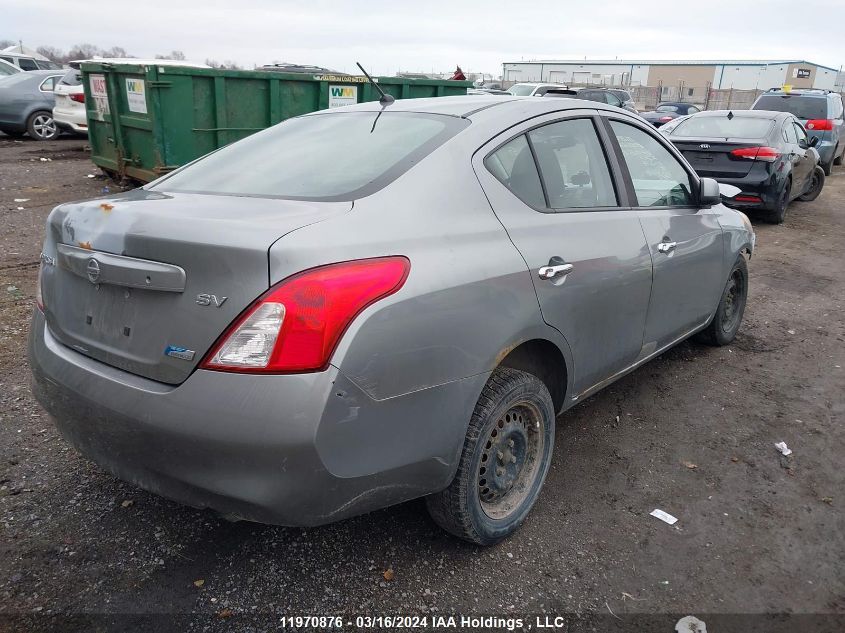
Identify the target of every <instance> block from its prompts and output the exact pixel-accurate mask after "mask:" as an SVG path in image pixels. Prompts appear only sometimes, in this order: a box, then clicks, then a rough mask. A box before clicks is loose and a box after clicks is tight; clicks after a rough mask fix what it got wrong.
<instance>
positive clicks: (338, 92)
mask: <svg viewBox="0 0 845 633" xmlns="http://www.w3.org/2000/svg"><path fill="white" fill-rule="evenodd" d="M356 103H358V86H331V85H330V86H329V107H330V108H340V107H341V106H348V105H355V104H356Z"/></svg>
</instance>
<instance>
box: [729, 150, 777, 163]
mask: <svg viewBox="0 0 845 633" xmlns="http://www.w3.org/2000/svg"><path fill="white" fill-rule="evenodd" d="M731 156H733V157H734V158H745V159H747V160H764V161H766V162H767V163H773V162H775V161H776V160H777V159H778V158H780V152H779V151H777V150H776V149H775V148H774V147H741V148H739V149H735V150H733V151H732V152H731Z"/></svg>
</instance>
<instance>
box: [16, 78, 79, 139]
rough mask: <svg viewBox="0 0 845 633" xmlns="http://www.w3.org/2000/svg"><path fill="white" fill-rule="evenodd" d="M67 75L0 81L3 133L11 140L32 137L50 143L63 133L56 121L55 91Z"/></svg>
mask: <svg viewBox="0 0 845 633" xmlns="http://www.w3.org/2000/svg"><path fill="white" fill-rule="evenodd" d="M64 74H65V71H63V70H59V71H58V72H57V71H55V70H33V71H30V72H25V73H18V74H17V75H10V76H9V77H5V78H3V79H1V80H0V132H4V133H5V134H8V135H9V136H23V135H24V134H29V136H30V138H32V139H34V140H36V141H49V140H51V139H54V138H56V136H58V134H59V131H58V128H57V127H56V123H55V121H53V106H54V105H55V98H54V96H53V90H54V89H55V87H56V83H58V81H59V80H60V79H61V78H62V76H63V75H64Z"/></svg>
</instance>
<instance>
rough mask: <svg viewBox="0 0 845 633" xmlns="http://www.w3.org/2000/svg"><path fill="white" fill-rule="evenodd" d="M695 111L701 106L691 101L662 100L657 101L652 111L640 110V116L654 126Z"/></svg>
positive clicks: (699, 110) (699, 109)
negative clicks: (661, 101)
mask: <svg viewBox="0 0 845 633" xmlns="http://www.w3.org/2000/svg"><path fill="white" fill-rule="evenodd" d="M696 112H701V108H699V107H698V106H695V105H693V104H691V103H682V102H675V101H664V102H663V103H658V104H657V107H656V108H655V109H654V111H653V112H640V116H641V117H642V118H644V119H645V120H646V121H648V122H649V123H651V124H652V125H653V126H654V127H660V126H661V125H663V124H664V123H668V122H669V121H671V120H672V119H677V118H678V117H679V116H686V115H688V114H695V113H696Z"/></svg>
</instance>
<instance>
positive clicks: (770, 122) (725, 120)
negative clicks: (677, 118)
mask: <svg viewBox="0 0 845 633" xmlns="http://www.w3.org/2000/svg"><path fill="white" fill-rule="evenodd" d="M668 137H669V139H670V140H671V141H672V142H673V143H674V144H675V145H676V146H677V147H678V148H679V149H680V150H681V152H682V153H683V154H684V156H685V157H686V159H687V160H688V161H689V162H690V164H691V165H692V166H693V167H694V168H695V170H696V171H697V172H698V174H699V175H700V176H708V177H711V178H716V179H717V180H718V181H719V182H721V183H724V184H728V185H733V186H735V187H739V188H740V189H741V192H740V193H739V194H737V195H736V196H734V197H732V198H731V199H730V201H729V204H730V205H731V206H735V207H738V208H741V209H746V210H754V211H761V212H762V213H763V214H765V217H766V218H767V219H768V220H769V221H771V222H774V223H777V224H780V223H782V222H783V220H784V217H785V216H786V209H787V207H788V206H789V203H790V202H791V201H792V200H795V199H796V198H797V199H798V200H802V201H810V200H815V199H816V198H818V197H819V194H820V193H821V191H822V188H823V187H824V181H825V175H824V170H823V169H822V168H821V167H820V166H819V153H818V152H817V151H816V149H815V146H816V145H817V144H818V139H817V138H808V137H807V133H806V131H805V130H804V127H803V126H802V125H801V123H799V122H798V119H796V118H795V116H794V115H792V114H789V113H788V112H766V111H763V110H738V111H736V112H732V111H727V110H713V111H709V112H699V113H698V114H693V115H692V116H689V117H688V118H687V119H686V120H684V121H683V122H681V123H680V124H678V125H677V126H676V127H675V128H674V129H672V131H671V132H670V133H669V134H668Z"/></svg>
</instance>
